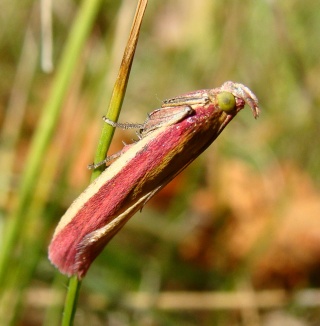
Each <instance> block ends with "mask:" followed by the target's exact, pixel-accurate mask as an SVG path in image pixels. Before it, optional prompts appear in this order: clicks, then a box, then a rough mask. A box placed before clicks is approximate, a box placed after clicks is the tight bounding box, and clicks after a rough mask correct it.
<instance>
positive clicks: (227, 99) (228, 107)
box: [217, 92, 236, 113]
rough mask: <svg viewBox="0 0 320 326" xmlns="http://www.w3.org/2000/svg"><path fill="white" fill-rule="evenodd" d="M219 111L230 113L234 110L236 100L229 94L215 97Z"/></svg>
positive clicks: (222, 93) (220, 94) (223, 93)
mask: <svg viewBox="0 0 320 326" xmlns="http://www.w3.org/2000/svg"><path fill="white" fill-rule="evenodd" d="M217 101H218V105H219V107H220V109H221V110H222V111H225V112H226V113H229V112H232V111H234V110H235V108H236V99H235V97H234V95H233V94H232V93H230V92H221V93H219V94H218V95H217Z"/></svg>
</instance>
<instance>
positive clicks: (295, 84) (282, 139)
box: [0, 0, 320, 326]
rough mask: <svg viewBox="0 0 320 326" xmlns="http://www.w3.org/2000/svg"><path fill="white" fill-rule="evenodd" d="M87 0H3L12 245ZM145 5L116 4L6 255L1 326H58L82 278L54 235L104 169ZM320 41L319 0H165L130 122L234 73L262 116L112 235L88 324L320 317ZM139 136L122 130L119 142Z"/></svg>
mask: <svg viewBox="0 0 320 326" xmlns="http://www.w3.org/2000/svg"><path fill="white" fill-rule="evenodd" d="M83 2H85V1H83ZM80 5H81V2H80V1H72V0H68V1H62V0H56V1H53V2H52V3H51V1H47V0H44V1H42V2H41V3H40V2H38V1H17V0H10V1H9V0H2V1H1V4H0V9H1V12H0V15H1V19H0V76H1V78H0V126H1V130H0V137H1V148H0V157H1V160H0V164H1V169H0V180H1V182H0V203H1V207H0V250H1V251H4V250H6V248H5V247H4V245H3V244H2V241H1V240H2V239H3V238H4V235H5V233H6V232H7V224H8V222H9V221H10V220H11V219H12V218H13V217H12V216H13V215H14V214H13V212H14V211H15V210H16V206H17V202H18V200H19V191H20V184H21V179H22V176H23V173H24V168H25V164H26V161H27V160H30V156H29V155H30V147H31V146H32V145H31V144H32V139H33V136H34V135H35V133H36V130H37V128H38V126H39V121H40V120H41V116H42V112H43V109H44V107H45V106H46V103H47V102H48V101H49V99H50V97H52V96H53V94H52V84H53V82H54V79H55V76H56V69H57V66H58V65H59V63H60V62H61V56H62V54H63V51H64V49H65V44H66V42H67V38H68V37H69V34H70V30H71V29H72V26H73V24H74V21H75V18H76V16H77V14H78V11H79V8H80ZM135 7H136V1H132V0H123V1H111V0H105V1H100V4H99V7H98V10H97V14H96V15H95V16H94V18H93V20H92V23H91V27H90V33H89V34H88V36H87V38H86V40H85V43H84V47H83V51H81V53H79V56H78V61H77V63H76V68H75V69H74V71H73V73H72V79H71V81H70V84H68V86H67V90H68V91H67V94H66V96H65V98H64V99H63V101H61V113H60V115H59V117H58V118H57V119H58V120H57V124H56V125H55V127H54V130H53V132H52V138H51V139H50V142H49V144H48V146H47V147H46V152H45V155H44V157H43V161H42V163H41V166H40V168H39V171H38V176H37V184H36V185H35V188H34V191H33V193H32V196H31V197H30V198H29V200H28V201H27V206H26V207H28V210H25V211H23V214H24V215H23V224H21V227H20V228H19V230H18V231H17V232H16V237H15V242H14V246H13V247H12V250H11V251H10V261H9V262H7V264H6V266H5V268H6V271H5V273H4V274H5V282H4V283H3V284H1V285H0V286H1V287H0V290H1V292H2V296H1V301H0V321H1V325H46V324H47V325H59V324H60V318H61V314H62V309H63V304H64V297H65V292H66V287H67V284H68V279H67V277H65V276H61V275H60V274H59V273H58V272H57V271H56V269H55V268H54V267H53V266H52V265H51V264H50V262H49V261H48V259H47V246H48V244H49V242H50V239H51V236H52V234H53V231H54V228H55V226H56V225H57V223H58V221H59V219H60V217H61V216H62V215H63V213H64V212H65V210H66V209H67V208H68V206H69V205H70V204H71V202H72V201H73V200H74V199H75V198H76V197H77V196H78V195H79V194H80V193H81V192H82V191H83V190H84V189H85V188H86V186H87V185H88V183H89V178H90V172H89V171H88V170H87V164H89V163H91V162H92V160H93V155H94V151H95V147H96V145H97V141H98V137H99V134H100V130H101V128H102V125H103V122H102V119H101V116H102V115H103V114H105V112H106V109H107V107H108V103H109V100H110V95H111V91H112V87H113V83H114V81H115V78H116V75H117V71H118V68H119V65H120V62H121V58H122V55H123V50H124V47H125V44H126V41H127V38H128V34H129V30H130V26H131V23H132V18H133V15H134V12H135ZM50 26H52V30H51V29H50ZM75 37H76V36H75ZM319 52H320V11H319V3H318V2H317V1H313V0H307V1H303V2H302V1H298V0H293V1H285V0H278V1H272V0H264V1H263V0H259V1H257V0H246V1H236V0H228V1H223V0H215V1H212V0H189V1H184V0H176V1H172V0H163V1H155V0H153V1H150V3H149V5H148V7H147V11H146V14H145V17H144V22H143V24H142V29H141V34H140V38H139V43H138V47H137V51H136V55H135V60H134V63H133V66H132V72H131V76H130V80H129V84H128V88H127V94H126V98H125V101H124V103H123V109H122V113H121V115H120V119H119V120H120V121H121V122H142V121H144V120H145V117H146V114H147V112H150V111H152V110H154V109H156V108H158V107H160V106H161V102H162V100H164V99H166V98H171V97H174V96H177V95H179V94H182V93H186V92H189V91H192V90H197V89H202V88H214V87H218V86H221V84H222V83H223V82H224V81H227V80H232V81H236V82H240V83H243V84H245V85H246V86H248V87H250V89H251V90H252V91H253V92H254V93H255V94H256V95H257V97H258V99H259V102H260V105H261V109H262V112H261V116H260V118H259V119H258V120H254V119H253V117H252V114H251V112H250V110H249V109H245V110H243V111H241V113H240V114H239V115H238V116H237V117H236V119H235V120H234V121H232V123H231V124H230V125H229V126H228V127H227V128H226V130H225V131H224V132H223V133H222V134H221V135H220V136H219V138H218V139H217V140H216V141H215V143H214V144H213V145H212V146H211V147H210V148H209V149H208V150H207V151H206V152H205V153H204V154H203V155H201V156H200V157H199V158H198V159H197V160H196V161H195V162H194V163H193V164H192V165H190V166H189V167H188V168H187V169H186V170H185V171H184V172H183V173H182V174H181V175H179V176H178V177H177V178H176V179H175V180H173V181H172V182H171V183H170V184H169V185H168V186H167V187H166V188H165V189H163V190H162V191H161V192H160V193H159V194H158V195H157V196H155V197H154V198H153V199H152V200H150V202H148V204H147V205H146V206H145V207H144V209H143V210H142V212H141V213H138V214H136V215H135V216H134V217H133V218H132V219H131V221H129V223H128V224H127V225H126V227H125V228H124V229H123V230H122V231H121V232H120V233H119V234H118V235H117V236H116V237H115V238H114V239H113V240H112V241H111V242H110V244H109V245H108V246H107V247H106V248H105V250H104V251H103V253H102V254H101V255H100V256H99V257H98V259H97V260H96V261H95V262H94V263H93V264H92V266H91V268H90V270H89V272H88V274H87V276H86V278H85V279H84V281H83V283H82V287H81V290H80V291H81V292H80V298H79V303H78V310H77V313H76V317H75V325H221V326H224V325H265V326H269V325H270V326H271V325H272V326H273V325H276V326H277V325H319V324H320V309H319V303H320V291H319V290H318V288H319V286H320V273H319V270H320V200H319V199H320V189H319V188H320V174H319V167H320V149H319V137H320V134H319V132H320V124H319V122H320V112H319V103H320V83H319V75H320V63H319ZM132 138H135V135H134V132H132V131H121V130H117V131H116V133H115V137H114V140H113V143H112V146H111V149H110V151H109V154H112V153H115V152H116V151H118V150H119V149H121V147H122V141H125V142H130V141H131V139H132ZM2 268H3V267H2Z"/></svg>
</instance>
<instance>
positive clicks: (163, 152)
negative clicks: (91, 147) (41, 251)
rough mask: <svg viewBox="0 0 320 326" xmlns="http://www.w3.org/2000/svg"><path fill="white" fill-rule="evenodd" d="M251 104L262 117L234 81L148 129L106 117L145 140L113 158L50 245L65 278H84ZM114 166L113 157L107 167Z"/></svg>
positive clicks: (176, 101)
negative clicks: (148, 205)
mask: <svg viewBox="0 0 320 326" xmlns="http://www.w3.org/2000/svg"><path fill="white" fill-rule="evenodd" d="M245 104H247V105H249V107H250V108H251V110H252V113H253V116H254V117H255V118H257V117H258V115H259V107H258V100H257V97H256V96H255V95H254V94H253V93H252V91H251V90H250V89H249V88H248V87H246V86H244V85H242V84H239V83H234V82H231V81H228V82H225V83H224V84H223V85H222V86H221V87H217V88H213V89H202V90H198V91H194V92H190V93H187V94H183V95H181V96H178V97H175V98H172V99H169V100H166V101H164V102H163V105H162V106H161V108H160V109H157V110H154V111H152V112H151V113H150V114H149V115H148V117H147V119H146V120H145V122H144V123H142V124H119V123H115V122H113V121H111V120H109V119H107V118H105V119H104V120H105V122H106V123H108V124H110V125H112V126H114V127H122V128H137V129H138V130H139V131H138V138H139V140H138V141H137V142H135V143H132V144H128V145H125V146H124V147H123V149H122V150H121V151H120V152H119V153H117V154H116V155H111V158H112V160H113V162H112V163H111V164H110V165H109V166H108V168H107V169H106V170H105V171H104V172H103V173H102V174H101V175H100V176H99V177H98V178H97V179H96V180H94V181H93V182H92V183H91V184H90V185H89V186H88V188H87V189H86V190H85V191H84V192H83V193H82V194H80V196H79V197H78V198H77V199H76V200H75V201H74V202H73V203H72V205H71V206H70V207H69V209H68V210H67V212H66V213H65V214H64V215H63V217H62V218H61V220H60V222H59V224H58V226H57V228H56V230H55V232H54V234H53V238H52V240H51V243H50V246H49V259H50V261H51V262H52V263H53V264H54V265H55V266H56V267H57V268H58V269H59V270H60V272H61V273H64V274H67V275H69V276H71V275H77V277H78V278H79V279H81V278H83V277H84V276H85V274H86V273H87V271H88V269H89V267H90V265H91V263H92V262H93V260H94V259H95V258H96V257H97V256H98V254H99V253H100V252H101V251H102V249H103V248H104V247H105V245H106V244H107V243H108V242H109V241H110V240H111V239H112V237H113V236H114V235H115V234H116V233H117V232H118V231H119V230H120V229H121V228H122V227H123V226H124V225H125V223H126V222H127V221H128V220H129V219H130V218H131V217H132V216H133V215H134V214H135V213H136V212H137V211H139V210H141V208H142V207H143V206H144V205H145V204H146V202H147V201H148V200H149V199H150V198H151V197H153V196H154V195H155V194H156V193H157V192H158V191H159V190H160V189H162V188H163V187H164V186H165V185H166V184H168V183H169V182H170V181H171V180H172V179H173V178H174V177H175V176H176V175H177V174H179V173H180V172H181V171H182V170H183V169H185V168H186V167H187V166H188V165H189V164H190V163H191V162H192V161H193V160H194V159H195V158H196V157H198V156H199V155H200V154H201V153H202V152H203V151H204V150H205V149H206V148H207V147H208V146H209V145H210V144H211V143H212V142H213V141H214V140H215V139H216V138H217V137H218V136H219V134H220V133H221V132H222V130H223V129H224V128H225V127H226V126H227V125H228V124H229V122H230V121H231V120H232V119H233V118H234V117H235V116H236V115H237V113H238V112H239V111H240V110H242V109H243V108H244V106H245ZM109 162H110V157H107V158H106V160H105V161H103V164H105V163H109ZM99 165H100V164H98V165H94V167H96V166H99Z"/></svg>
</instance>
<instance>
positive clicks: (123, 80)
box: [62, 0, 148, 326]
mask: <svg viewBox="0 0 320 326" xmlns="http://www.w3.org/2000/svg"><path fill="white" fill-rule="evenodd" d="M147 4H148V0H140V1H139V2H138V6H137V10H136V14H135V16H134V20H133V24H132V28H131V32H130V36H129V40H128V42H127V46H126V49H125V52H124V55H123V59H122V62H121V66H120V69H119V74H118V76H117V80H116V82H115V85H114V88H113V92H112V96H111V100H110V104H109V108H108V111H107V116H108V117H109V118H110V119H112V120H114V121H116V120H117V119H118V117H119V114H120V110H121V106H122V102H123V99H124V96H125V92H126V88H127V84H128V80H129V75H130V70H131V66H132V62H133V58H134V53H135V50H136V47H137V43H138V38H139V32H140V27H141V23H142V18H143V15H144V12H145V10H146V7H147ZM113 132H114V129H113V128H112V127H110V126H109V125H107V124H106V125H105V126H104V127H103V129H102V132H101V135H100V140H99V144H98V147H97V151H96V155H95V162H100V161H102V160H103V159H104V158H105V156H106V153H107V151H108V149H109V146H110V143H111V140H112V136H113ZM101 172H102V170H101V169H97V170H95V171H93V173H92V176H91V181H92V180H94V179H95V178H97V177H98V176H99V175H100V174H101ZM80 284H81V282H80V281H79V280H78V279H77V277H76V276H73V277H71V278H70V282H69V286H68V293H67V297H66V302H65V309H64V314H63V321H62V325H63V326H69V325H72V324H73V319H74V314H75V311H76V304H77V297H78V294H79V288H80Z"/></svg>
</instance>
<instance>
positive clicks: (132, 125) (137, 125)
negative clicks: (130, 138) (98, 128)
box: [102, 116, 144, 129]
mask: <svg viewBox="0 0 320 326" xmlns="http://www.w3.org/2000/svg"><path fill="white" fill-rule="evenodd" d="M102 119H103V121H104V122H105V123H107V124H108V125H110V126H112V127H114V128H121V129H142V128H143V127H144V123H120V122H114V121H112V120H110V119H109V118H107V117H105V116H103V117H102Z"/></svg>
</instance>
